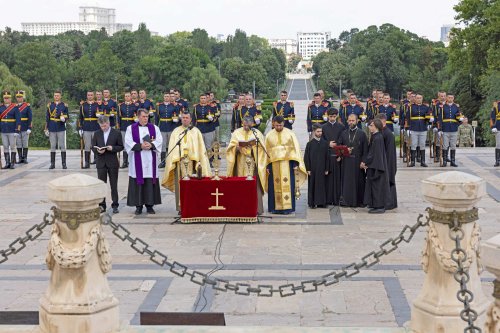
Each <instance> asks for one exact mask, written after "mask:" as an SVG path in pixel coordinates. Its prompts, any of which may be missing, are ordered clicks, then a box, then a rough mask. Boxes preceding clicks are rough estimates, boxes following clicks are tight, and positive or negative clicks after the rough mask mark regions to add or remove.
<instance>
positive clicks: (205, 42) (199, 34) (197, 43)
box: [192, 29, 212, 54]
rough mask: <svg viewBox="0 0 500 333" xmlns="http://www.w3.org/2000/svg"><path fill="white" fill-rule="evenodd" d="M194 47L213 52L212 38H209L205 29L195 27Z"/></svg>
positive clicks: (208, 52)
mask: <svg viewBox="0 0 500 333" xmlns="http://www.w3.org/2000/svg"><path fill="white" fill-rule="evenodd" d="M192 40H193V47H196V48H198V49H200V50H203V51H205V53H207V54H211V52H212V47H211V43H210V38H208V33H207V31H206V30H205V29H194V30H193V32H192Z"/></svg>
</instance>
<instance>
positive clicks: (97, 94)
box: [95, 90, 106, 118]
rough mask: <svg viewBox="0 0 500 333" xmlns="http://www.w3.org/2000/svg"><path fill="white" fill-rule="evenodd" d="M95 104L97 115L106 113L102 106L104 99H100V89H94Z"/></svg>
mask: <svg viewBox="0 0 500 333" xmlns="http://www.w3.org/2000/svg"><path fill="white" fill-rule="evenodd" d="M95 104H97V112H96V115H97V117H99V118H100V117H101V116H104V115H106V110H105V108H104V101H103V100H102V91H100V90H96V91H95Z"/></svg>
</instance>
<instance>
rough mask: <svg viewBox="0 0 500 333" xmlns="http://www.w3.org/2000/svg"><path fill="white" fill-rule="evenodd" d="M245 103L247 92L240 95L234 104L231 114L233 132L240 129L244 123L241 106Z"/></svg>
mask: <svg viewBox="0 0 500 333" xmlns="http://www.w3.org/2000/svg"><path fill="white" fill-rule="evenodd" d="M243 105H245V94H239V95H238V101H237V102H236V103H234V105H233V112H232V115H231V133H233V132H234V131H235V130H236V129H238V128H239V127H241V126H240V124H242V121H243V119H241V114H240V111H241V108H242V107H243Z"/></svg>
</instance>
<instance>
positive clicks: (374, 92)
mask: <svg viewBox="0 0 500 333" xmlns="http://www.w3.org/2000/svg"><path fill="white" fill-rule="evenodd" d="M378 91H379V90H378V89H373V90H372V95H371V96H370V97H369V98H368V99H367V100H366V108H365V110H370V108H371V105H372V103H373V102H374V101H376V100H377V96H378Z"/></svg>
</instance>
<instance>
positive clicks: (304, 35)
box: [297, 32, 332, 60]
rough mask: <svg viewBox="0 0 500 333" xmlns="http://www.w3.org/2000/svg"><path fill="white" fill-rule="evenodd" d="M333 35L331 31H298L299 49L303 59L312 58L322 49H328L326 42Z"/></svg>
mask: <svg viewBox="0 0 500 333" xmlns="http://www.w3.org/2000/svg"><path fill="white" fill-rule="evenodd" d="M331 35H332V33H331V32H297V51H298V53H299V54H300V55H301V56H302V59H304V60H311V58H312V57H314V56H315V55H317V54H318V53H320V52H321V51H325V50H326V51H327V50H328V48H327V47H326V43H327V41H328V40H330V39H331Z"/></svg>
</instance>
